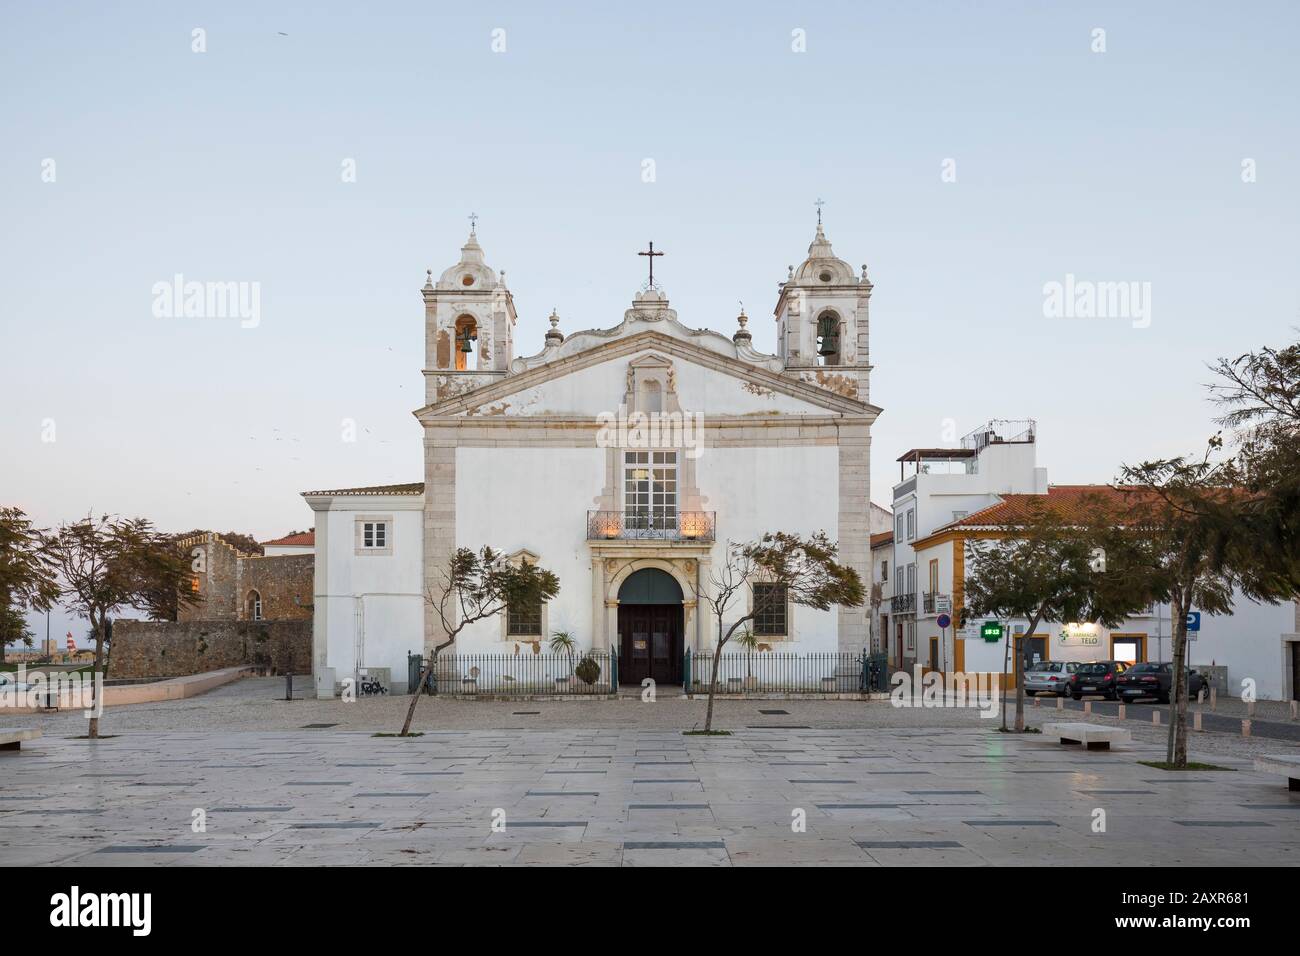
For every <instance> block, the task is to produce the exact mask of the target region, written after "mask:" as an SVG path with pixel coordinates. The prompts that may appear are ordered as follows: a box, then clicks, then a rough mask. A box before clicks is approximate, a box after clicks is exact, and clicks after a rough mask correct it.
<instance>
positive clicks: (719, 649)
mask: <svg viewBox="0 0 1300 956" xmlns="http://www.w3.org/2000/svg"><path fill="white" fill-rule="evenodd" d="M722 661H723V626H722V620H720V619H719V622H718V646H716V648H714V666H712V667H710V671H711V674H710V675H708V709H707V710H706V711H705V734H711V732H712V730H714V691H716V689H718V666H719V665H720V663H722Z"/></svg>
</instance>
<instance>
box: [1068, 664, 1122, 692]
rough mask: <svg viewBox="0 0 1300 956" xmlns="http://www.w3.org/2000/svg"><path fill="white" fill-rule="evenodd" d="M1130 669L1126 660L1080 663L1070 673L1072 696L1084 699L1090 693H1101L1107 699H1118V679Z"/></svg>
mask: <svg viewBox="0 0 1300 956" xmlns="http://www.w3.org/2000/svg"><path fill="white" fill-rule="evenodd" d="M1126 670H1128V664H1126V663H1125V662H1124V661H1089V662H1088V663H1086V664H1080V665H1079V666H1078V667H1076V668H1075V669H1074V673H1073V674H1071V675H1070V696H1071V697H1073V698H1074V699H1075V700H1082V699H1083V698H1084V697H1085V696H1086V695H1089V694H1100V695H1101V696H1102V697H1105V698H1106V699H1107V700H1118V699H1119V691H1118V689H1117V688H1118V686H1119V685H1118V683H1117V682H1118V680H1119V677H1120V675H1122V674H1123V673H1124V672H1125V671H1126Z"/></svg>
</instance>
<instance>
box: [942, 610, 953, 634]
mask: <svg viewBox="0 0 1300 956" xmlns="http://www.w3.org/2000/svg"><path fill="white" fill-rule="evenodd" d="M951 623H952V618H950V617H949V616H948V615H947V614H940V615H939V629H940V630H947V628H948V625H950V624H951Z"/></svg>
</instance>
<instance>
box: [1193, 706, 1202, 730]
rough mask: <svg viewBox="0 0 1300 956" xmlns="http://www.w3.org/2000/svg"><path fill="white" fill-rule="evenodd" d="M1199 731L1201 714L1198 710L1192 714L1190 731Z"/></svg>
mask: <svg viewBox="0 0 1300 956" xmlns="http://www.w3.org/2000/svg"><path fill="white" fill-rule="evenodd" d="M1200 729H1201V712H1200V711H1199V710H1198V711H1197V712H1196V713H1194V714H1192V730H1200Z"/></svg>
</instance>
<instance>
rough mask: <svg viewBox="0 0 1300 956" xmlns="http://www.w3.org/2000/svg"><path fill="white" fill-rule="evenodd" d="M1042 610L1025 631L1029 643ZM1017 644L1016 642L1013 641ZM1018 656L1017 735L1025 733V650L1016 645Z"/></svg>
mask: <svg viewBox="0 0 1300 956" xmlns="http://www.w3.org/2000/svg"><path fill="white" fill-rule="evenodd" d="M1042 613H1043V612H1042V610H1041V609H1040V610H1039V612H1038V613H1037V614H1035V615H1034V616H1033V617H1031V618H1030V619H1029V627H1027V628H1026V629H1025V636H1024V640H1026V641H1028V640H1029V638H1030V637H1031V636H1032V635H1033V633H1034V629H1035V628H1036V627H1038V623H1039V622H1040V621H1041V620H1042ZM1012 644H1015V641H1014V640H1013V641H1012ZM1014 653H1015V655H1016V733H1018V734H1023V733H1024V732H1025V649H1024V647H1021V646H1020V645H1018V644H1015V651H1014Z"/></svg>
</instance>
